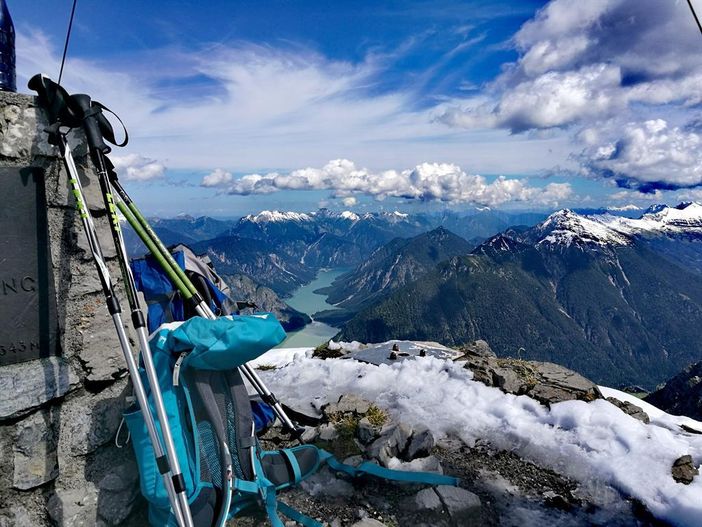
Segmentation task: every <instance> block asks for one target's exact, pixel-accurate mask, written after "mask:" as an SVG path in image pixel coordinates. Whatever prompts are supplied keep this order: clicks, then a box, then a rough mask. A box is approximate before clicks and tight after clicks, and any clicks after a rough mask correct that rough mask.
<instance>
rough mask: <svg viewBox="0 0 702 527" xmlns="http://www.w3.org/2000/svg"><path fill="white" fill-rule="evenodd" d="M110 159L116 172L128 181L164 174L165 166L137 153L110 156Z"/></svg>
mask: <svg viewBox="0 0 702 527" xmlns="http://www.w3.org/2000/svg"><path fill="white" fill-rule="evenodd" d="M110 160H111V161H112V163H113V164H114V166H115V169H116V170H117V173H118V174H119V175H121V176H122V177H124V179H126V180H130V181H148V180H151V179H159V178H162V177H164V176H165V175H166V167H165V166H164V165H163V164H161V163H159V162H158V161H156V160H155V159H150V158H148V157H144V156H140V155H138V154H127V155H125V156H115V155H113V156H110Z"/></svg>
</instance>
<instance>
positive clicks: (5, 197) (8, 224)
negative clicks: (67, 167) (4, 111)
mask: <svg viewBox="0 0 702 527" xmlns="http://www.w3.org/2000/svg"><path fill="white" fill-rule="evenodd" d="M43 177H44V174H43V171H42V170H41V169H39V168H34V167H25V168H20V167H12V168H3V167H0V204H1V206H0V366H5V365H7V364H14V363H17V362H24V361H28V360H32V359H38V358H41V357H48V356H50V355H55V354H56V353H57V342H56V335H57V326H58V322H57V316H56V297H55V294H54V285H53V274H52V270H51V258H50V248H49V237H48V226H47V210H46V195H45V188H44V181H43Z"/></svg>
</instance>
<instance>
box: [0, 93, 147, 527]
mask: <svg viewBox="0 0 702 527" xmlns="http://www.w3.org/2000/svg"><path fill="white" fill-rule="evenodd" d="M45 119H46V118H45V116H44V114H43V112H42V111H41V110H40V109H38V108H37V106H36V102H35V99H34V98H33V97H30V96H26V95H20V94H12V93H4V92H0V165H2V166H39V167H42V168H44V170H45V186H46V197H47V202H48V229H49V239H50V243H51V251H50V254H51V260H52V269H53V274H54V277H53V278H54V285H55V290H56V297H57V298H56V300H57V306H58V323H59V339H58V340H59V345H60V354H59V356H57V357H52V358H45V359H39V360H34V361H30V362H25V363H20V364H15V365H10V366H3V367H0V527H5V526H10V525H18V526H20V525H21V526H29V525H31V526H44V525H70V526H79V525H86V526H92V525H118V524H121V523H122V524H128V525H138V524H141V523H143V520H142V519H141V516H140V514H141V512H139V511H138V510H137V512H133V511H134V510H135V509H141V507H140V506H139V505H140V504H141V501H140V499H139V491H138V473H137V470H136V465H135V462H134V458H133V453H132V450H131V446H129V445H128V446H127V447H126V448H122V449H118V448H117V447H116V446H115V443H114V437H115V433H116V431H117V428H118V426H119V423H120V419H121V412H122V410H123V408H124V399H125V397H126V396H127V395H128V390H129V388H128V383H127V376H126V371H125V361H124V358H123V356H122V353H121V350H120V347H119V344H118V341H117V337H116V334H115V331H114V326H113V324H112V321H111V318H110V317H109V315H108V313H107V309H106V307H105V304H104V297H103V296H102V292H101V289H100V283H99V281H98V278H97V274H96V271H95V268H94V265H93V262H92V261H91V259H90V254H89V252H87V243H86V239H85V235H84V233H83V230H82V224H81V223H80V218H79V216H78V214H77V213H76V210H75V202H74V200H73V197H72V194H71V193H70V191H69V186H68V181H67V177H66V172H65V169H64V167H63V164H62V162H61V161H60V159H59V158H58V157H57V151H56V149H55V148H54V147H52V146H51V145H49V144H48V142H47V134H46V133H45V132H43V129H44V127H45V126H46V120H45ZM69 141H70V144H71V145H72V147H73V149H74V156H75V158H76V162H77V164H78V169H79V171H80V172H81V175H82V176H83V177H82V178H81V180H82V182H83V186H84V189H85V193H86V197H87V201H88V203H89V205H90V208H91V212H92V213H93V216H94V217H95V221H96V224H97V227H98V231H99V235H100V239H101V241H102V245H103V250H104V252H105V254H106V256H107V257H108V259H109V265H110V269H111V272H112V276H113V279H114V280H115V281H116V282H118V280H117V278H119V270H118V267H117V262H116V261H115V251H114V247H113V245H112V241H111V238H110V235H109V230H108V223H107V218H106V215H105V210H104V208H103V207H102V199H101V196H100V193H99V188H98V184H97V181H96V179H95V177H94V174H93V173H91V171H90V169H89V168H88V167H89V165H90V163H89V162H88V160H87V157H86V155H87V151H86V147H85V143H84V140H83V138H82V137H81V136H80V135H79V134H77V133H73V132H72V133H71V135H70V136H69ZM117 291H118V295H119V296H120V298H125V297H124V294H122V290H121V287H119V286H118V289H117ZM127 319H128V317H127ZM0 323H3V321H0ZM130 515H131V517H129V518H128V516H130ZM135 515H136V516H135Z"/></svg>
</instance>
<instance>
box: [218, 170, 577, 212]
mask: <svg viewBox="0 0 702 527" xmlns="http://www.w3.org/2000/svg"><path fill="white" fill-rule="evenodd" d="M281 190H328V191H331V192H332V194H333V195H335V196H343V197H344V200H345V201H344V204H346V205H347V206H350V205H349V204H355V203H356V198H355V197H353V196H350V194H364V195H367V196H372V197H374V198H375V199H378V200H382V199H386V198H404V199H408V200H420V201H441V202H450V203H474V204H478V205H488V206H497V205H501V204H504V203H508V202H513V201H528V202H533V203H535V204H549V205H551V204H558V203H559V202H562V201H563V200H566V199H568V198H570V197H572V195H573V191H572V188H571V186H570V184H568V183H551V184H549V185H547V186H545V187H543V188H540V187H531V186H529V184H528V181H527V180H525V179H508V178H505V177H498V178H497V179H495V180H494V181H492V182H488V181H487V180H486V178H484V177H483V176H479V175H474V174H468V173H466V172H465V171H464V170H463V169H461V167H459V166H458V165H455V164H451V163H422V164H420V165H417V166H416V167H414V168H412V169H405V170H384V171H380V172H372V171H369V170H368V169H365V168H358V167H357V166H356V165H355V163H353V162H352V161H349V160H348V159H335V160H333V161H330V162H329V163H327V164H326V165H325V166H324V167H322V168H312V167H309V168H303V169H299V170H294V171H292V172H289V173H285V174H281V173H278V172H273V173H269V174H265V175H261V174H248V175H245V176H242V177H240V178H238V179H234V180H233V181H232V182H231V184H230V185H229V186H228V187H227V191H228V192H229V193H230V194H238V195H249V194H269V193H273V192H277V191H281ZM346 200H348V203H347V201H346Z"/></svg>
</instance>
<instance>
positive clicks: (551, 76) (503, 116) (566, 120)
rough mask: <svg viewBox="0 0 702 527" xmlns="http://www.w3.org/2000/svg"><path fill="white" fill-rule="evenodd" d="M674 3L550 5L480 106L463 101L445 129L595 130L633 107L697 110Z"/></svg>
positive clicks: (555, 0)
mask: <svg viewBox="0 0 702 527" xmlns="http://www.w3.org/2000/svg"><path fill="white" fill-rule="evenodd" d="M692 24H693V22H692V20H691V17H690V13H689V11H688V9H687V6H686V5H685V4H684V3H683V2H660V1H659V0H588V1H587V2H583V1H581V0H552V1H551V2H550V3H549V4H547V5H546V6H545V7H544V8H543V9H542V10H540V11H539V12H538V13H537V15H536V16H535V17H534V18H533V19H532V20H530V21H528V22H527V23H525V24H524V25H523V26H522V28H521V29H520V30H519V31H518V32H517V34H516V35H515V37H514V44H515V47H516V49H517V51H518V52H519V53H520V57H519V59H518V60H517V61H516V62H515V63H513V64H511V65H509V66H508V67H507V68H505V72H504V73H503V74H502V75H501V76H500V77H498V79H496V81H495V82H494V83H493V85H492V86H491V87H492V89H493V91H494V92H495V93H496V96H495V97H493V98H492V100H491V101H489V102H487V103H480V104H475V101H472V100H470V99H469V100H466V101H463V102H462V103H460V102H459V104H457V105H455V106H454V107H453V108H448V109H447V110H446V111H445V112H444V113H443V115H442V116H441V120H443V121H444V122H446V123H448V124H451V125H454V126H464V127H496V128H507V129H509V130H511V131H512V132H515V133H518V132H523V131H525V130H530V129H543V128H552V127H564V126H569V125H572V124H574V123H580V122H583V121H585V122H592V121H603V120H607V119H610V118H613V117H616V116H617V115H618V114H620V113H621V112H622V111H623V109H624V108H630V107H631V106H632V105H635V104H637V103H647V104H668V103H679V104H684V105H692V104H698V103H699V102H700V100H701V98H702V93H700V90H699V85H700V80H702V79H701V76H702V55H701V54H700V53H699V34H698V32H697V31H695V28H694V26H693V25H692Z"/></svg>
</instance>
